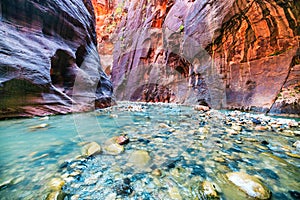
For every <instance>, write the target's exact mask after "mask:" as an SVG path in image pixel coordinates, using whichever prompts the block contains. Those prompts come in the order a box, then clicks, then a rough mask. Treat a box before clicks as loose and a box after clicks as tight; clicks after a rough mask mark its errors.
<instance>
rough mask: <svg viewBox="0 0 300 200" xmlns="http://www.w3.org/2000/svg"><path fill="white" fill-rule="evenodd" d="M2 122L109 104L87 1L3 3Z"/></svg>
mask: <svg viewBox="0 0 300 200" xmlns="http://www.w3.org/2000/svg"><path fill="white" fill-rule="evenodd" d="M0 4H1V6H0V26H1V31H0V46H1V51H0V76H1V81H0V118H3V117H14V116H32V115H41V116H42V115H47V114H56V113H62V114H64V113H69V112H75V111H86V110H91V109H93V108H95V107H105V106H109V105H110V104H111V103H112V98H111V95H112V85H111V82H110V81H109V80H108V77H107V76H106V74H105V73H104V72H103V71H102V69H101V66H100V59H99V55H98V52H97V49H96V45H97V43H96V32H95V17H94V10H93V6H92V4H91V1H90V0H87V1H79V0H75V1H70V0H63V1H61V0H53V1H30V0H24V1H9V0H3V1H1V3H0Z"/></svg>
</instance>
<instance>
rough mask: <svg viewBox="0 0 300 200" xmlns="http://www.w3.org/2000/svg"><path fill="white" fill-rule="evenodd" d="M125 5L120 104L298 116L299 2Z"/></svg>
mask: <svg viewBox="0 0 300 200" xmlns="http://www.w3.org/2000/svg"><path fill="white" fill-rule="evenodd" d="M122 2H123V3H122V4H120V3H115V5H117V7H118V14H119V15H118V17H119V18H120V19H118V20H119V21H118V22H117V23H116V24H117V27H114V28H115V30H114V33H115V36H114V43H113V47H114V52H113V67H112V73H111V77H112V81H113V85H114V87H115V95H116V97H117V99H120V100H141V101H154V102H155V101H163V102H179V103H195V104H208V105H209V106H211V107H214V108H237V109H245V110H248V109H251V110H258V111H265V112H271V113H277V114H282V113H288V114H299V113H300V108H299V104H300V102H299V99H300V97H299V82H300V75H299V50H298V51H297V49H298V48H299V34H300V29H299V23H300V22H299V19H300V17H299V10H300V5H299V2H298V1H277V0H271V1H254V0H237V1H234V0H226V1H224V0H213V1H212V0H194V1H188V0H186V1H180V0H173V1H172V0H169V1H159V0H150V1H139V0H130V1H122ZM103 3H104V4H103V5H105V2H103ZM116 10H117V8H116V7H114V9H113V11H112V13H113V14H114V13H115V12H116ZM113 16H115V15H113ZM286 91H288V92H286ZM280 93H283V94H280ZM287 93H288V94H287Z"/></svg>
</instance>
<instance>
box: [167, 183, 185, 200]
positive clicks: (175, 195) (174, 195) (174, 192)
mask: <svg viewBox="0 0 300 200" xmlns="http://www.w3.org/2000/svg"><path fill="white" fill-rule="evenodd" d="M169 195H170V197H171V199H172V200H182V197H181V195H180V193H179V190H178V188H177V187H175V186H173V187H170V188H169Z"/></svg>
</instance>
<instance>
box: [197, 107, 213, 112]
mask: <svg viewBox="0 0 300 200" xmlns="http://www.w3.org/2000/svg"><path fill="white" fill-rule="evenodd" d="M194 110H197V111H204V112H206V111H209V110H210V108H209V107H208V106H203V105H197V106H195V107H194Z"/></svg>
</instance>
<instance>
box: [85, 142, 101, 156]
mask: <svg viewBox="0 0 300 200" xmlns="http://www.w3.org/2000/svg"><path fill="white" fill-rule="evenodd" d="M100 152H101V146H100V145H99V144H98V143H97V142H91V143H88V144H86V145H85V146H84V155H86V156H91V155H95V154H99V153H100Z"/></svg>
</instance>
